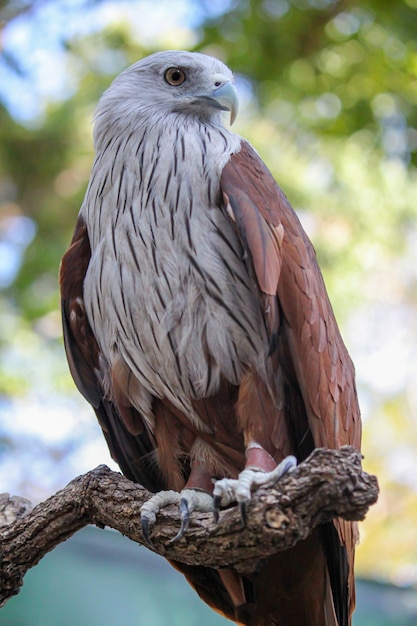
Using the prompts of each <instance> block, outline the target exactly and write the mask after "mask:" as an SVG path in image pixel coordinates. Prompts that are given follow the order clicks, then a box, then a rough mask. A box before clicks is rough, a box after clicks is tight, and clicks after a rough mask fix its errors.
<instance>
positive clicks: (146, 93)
mask: <svg viewBox="0 0 417 626" xmlns="http://www.w3.org/2000/svg"><path fill="white" fill-rule="evenodd" d="M237 109H238V99H237V93H236V89H235V87H234V84H233V74H232V72H231V71H230V70H229V68H228V67H227V66H226V65H224V63H222V62H221V61H219V60H218V59H215V58H213V57H210V56H207V55H205V54H200V53H197V52H181V51H177V50H169V51H166V52H157V53H155V54H152V55H150V56H148V57H146V58H144V59H142V60H141V61H139V62H138V63H135V64H134V65H132V66H130V67H128V68H127V69H126V70H124V71H123V72H122V73H121V74H120V75H119V76H118V77H117V78H116V79H115V80H114V81H113V83H112V84H111V86H110V87H109V89H108V90H107V91H106V92H105V93H104V94H103V96H102V98H101V100H100V103H99V105H98V108H97V113H96V121H97V124H98V125H101V124H102V123H104V124H105V125H106V126H107V125H108V124H111V125H115V124H116V125H117V126H124V127H125V126H127V125H129V126H132V124H133V125H134V126H136V125H137V124H141V123H143V121H144V119H146V120H148V121H149V120H150V118H154V116H158V117H160V116H161V115H162V116H164V117H165V116H170V115H172V114H174V115H177V116H178V115H186V116H196V117H198V118H199V119H200V120H202V121H212V122H216V123H221V119H220V118H221V112H222V111H230V118H231V123H233V121H234V119H235V117H236V114H237Z"/></svg>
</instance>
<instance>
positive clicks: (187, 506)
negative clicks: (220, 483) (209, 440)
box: [140, 461, 213, 548]
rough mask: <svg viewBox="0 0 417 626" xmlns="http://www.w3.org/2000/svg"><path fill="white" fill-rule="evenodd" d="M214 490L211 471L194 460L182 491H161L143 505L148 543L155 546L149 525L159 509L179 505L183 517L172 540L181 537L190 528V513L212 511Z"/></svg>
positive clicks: (153, 521)
mask: <svg viewBox="0 0 417 626" xmlns="http://www.w3.org/2000/svg"><path fill="white" fill-rule="evenodd" d="M212 490H213V484H212V480H211V476H210V473H209V472H208V471H207V470H206V469H205V468H204V466H203V465H202V464H201V463H199V462H198V461H192V462H191V472H190V476H189V478H188V480H187V482H186V484H185V486H184V489H183V490H182V491H181V492H178V491H173V490H168V491H160V492H158V493H156V494H155V495H154V496H152V498H150V499H149V500H148V501H147V502H145V504H144V505H143V506H142V507H141V509H140V517H141V524H142V533H143V536H144V538H145V539H146V541H147V543H148V544H149V545H150V546H151V547H152V548H153V547H154V546H153V543H152V541H151V539H150V536H149V527H150V525H152V524H154V523H155V521H156V516H157V515H158V513H159V511H160V510H161V509H162V508H165V507H167V506H169V505H170V504H176V505H178V507H179V509H180V518H181V528H180V530H179V531H178V533H177V534H176V536H175V537H174V538H173V539H171V542H173V541H178V540H179V539H181V537H183V535H184V533H185V532H186V531H187V529H188V526H189V523H190V514H191V513H192V512H193V511H200V512H211V511H212V510H213V497H212V495H211V493H212Z"/></svg>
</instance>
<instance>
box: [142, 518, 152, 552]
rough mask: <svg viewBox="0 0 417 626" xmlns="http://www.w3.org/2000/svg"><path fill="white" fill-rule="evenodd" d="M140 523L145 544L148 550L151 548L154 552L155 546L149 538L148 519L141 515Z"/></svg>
mask: <svg viewBox="0 0 417 626" xmlns="http://www.w3.org/2000/svg"><path fill="white" fill-rule="evenodd" d="M140 522H141V525H142V535H143V537H144V539H145V541H146V543H147V544H148V545H149V547H150V548H152V550H155V546H154V545H153V543H152V540H151V538H150V536H149V517H146V515H141V518H140Z"/></svg>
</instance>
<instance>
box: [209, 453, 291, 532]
mask: <svg viewBox="0 0 417 626" xmlns="http://www.w3.org/2000/svg"><path fill="white" fill-rule="evenodd" d="M296 466H297V459H296V458H295V457H294V456H287V457H286V458H285V459H284V460H283V461H281V463H279V465H277V466H276V467H275V468H274V469H273V470H272V471H270V472H264V471H261V470H259V469H252V468H250V467H248V468H245V469H244V470H243V471H242V472H241V473H240V474H239V477H238V478H237V479H231V478H222V479H221V480H218V481H216V483H215V485H214V489H213V514H214V519H215V521H216V522H217V521H218V519H219V511H220V507H225V506H228V505H230V504H232V503H233V502H237V503H238V505H239V509H240V516H241V519H242V525H243V526H245V525H246V508H247V504H248V502H249V501H250V499H251V496H252V492H253V491H255V489H258V488H259V487H271V486H272V485H274V484H275V483H276V482H277V481H278V480H279V479H280V478H281V477H282V476H284V474H287V473H288V472H292V471H293V469H294V468H295V467H296Z"/></svg>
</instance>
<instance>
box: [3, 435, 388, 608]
mask: <svg viewBox="0 0 417 626" xmlns="http://www.w3.org/2000/svg"><path fill="white" fill-rule="evenodd" d="M361 458H362V457H361V455H360V453H359V452H357V451H356V450H354V449H353V448H350V447H347V446H346V447H344V448H342V449H341V450H327V449H323V448H321V449H317V450H315V451H314V452H313V453H312V454H311V456H310V457H309V458H308V459H307V460H306V461H305V462H304V463H302V464H301V465H300V466H299V467H298V468H297V469H296V470H295V471H294V472H293V473H291V474H288V475H286V476H284V477H283V478H282V479H281V480H280V481H279V483H278V484H277V485H275V486H274V487H273V488H270V489H268V490H266V489H259V491H257V492H256V493H255V494H254V495H253V500H252V502H251V504H250V507H249V510H248V524H247V526H246V528H244V529H242V527H241V522H240V517H239V513H238V511H237V510H236V507H234V508H231V509H229V510H227V511H223V512H222V513H221V516H220V522H219V523H218V524H217V525H216V524H214V522H213V518H212V516H211V515H210V514H207V513H193V514H192V521H191V524H190V528H189V530H188V532H187V533H186V536H185V537H184V538H183V539H181V540H180V541H178V542H177V543H173V544H172V543H170V539H172V538H173V537H174V536H175V534H176V532H177V530H178V527H179V519H178V518H179V516H178V511H177V509H176V508H175V507H173V506H170V507H167V508H166V509H164V510H163V511H161V513H160V515H159V517H158V520H157V523H156V524H155V527H154V528H153V530H152V540H153V542H154V545H155V547H156V550H157V551H158V552H159V553H160V554H162V555H164V556H166V557H168V558H170V559H174V560H176V561H181V562H183V563H188V564H189V565H199V564H204V565H206V566H212V567H215V568H219V567H224V566H231V565H233V566H234V567H235V568H236V569H238V570H239V571H240V572H242V573H243V572H247V573H248V572H250V571H253V570H254V569H255V568H256V566H257V564H258V563H259V561H260V560H261V559H263V558H265V557H268V556H270V555H271V554H274V553H276V552H279V551H281V550H285V549H287V548H290V547H292V546H293V545H295V543H297V542H298V541H300V539H304V538H306V537H307V536H308V535H309V534H310V533H311V531H312V530H313V528H314V527H315V526H317V525H318V524H320V523H323V522H328V521H330V520H331V519H333V518H334V517H342V518H344V519H347V520H362V519H363V518H364V517H365V514H366V512H367V510H368V508H369V507H370V506H371V504H373V503H374V502H376V500H377V497H378V483H377V480H376V478H375V477H374V476H370V475H369V474H366V473H365V472H363V470H362V466H361ZM149 497H150V493H149V492H148V491H146V489H144V488H143V487H141V486H140V485H137V484H135V483H132V482H131V481H129V480H128V479H127V478H125V477H124V476H122V475H121V474H118V473H117V472H113V471H111V470H110V469H109V468H108V467H106V466H104V465H101V466H99V467H97V468H96V469H94V470H92V471H90V472H88V473H87V474H84V475H82V476H79V477H78V478H76V479H75V480H73V481H72V482H70V483H69V484H68V485H67V486H66V487H65V488H64V489H62V490H61V491H59V492H58V493H56V494H55V495H54V496H52V497H51V498H49V499H48V500H46V501H45V502H42V503H41V504H39V505H38V506H36V507H35V508H34V509H33V510H32V511H31V512H30V513H27V514H26V515H25V516H24V517H21V515H22V511H23V512H25V511H27V503H26V504H25V503H24V502H23V503H22V502H20V503H19V500H18V499H16V498H13V499H10V500H11V504H10V507H11V510H12V513H10V514H9V516H8V519H9V522H10V519H11V516H13V517H14V518H15V521H14V522H13V523H12V524H10V523H9V525H8V526H5V527H3V528H2V529H1V532H0V603H2V602H3V603H4V602H5V601H6V600H7V599H8V598H9V597H11V596H12V595H14V594H16V593H18V591H19V588H20V587H21V585H22V583H23V577H24V575H25V573H26V571H27V570H28V569H30V568H31V567H33V566H34V565H36V563H38V562H39V561H40V559H41V558H42V557H43V556H44V555H45V554H46V553H47V552H49V551H50V550H53V548H55V546H57V545H58V544H59V543H61V542H63V541H64V540H65V539H67V538H68V537H70V536H71V535H72V534H74V533H75V532H76V531H77V530H79V529H80V528H82V527H83V526H86V525H87V524H95V525H96V526H99V527H102V528H103V527H104V526H110V527H111V528H114V529H116V530H118V531H120V532H121V533H123V534H124V535H126V536H127V537H129V538H130V539H132V540H133V541H136V542H137V543H140V544H144V539H143V536H142V533H141V529H140V519H139V509H140V507H141V505H142V504H143V502H145V501H146V500H147V499H148V498H149ZM0 504H3V509H5V507H4V500H3V501H0ZM13 506H14V507H15V508H16V506H17V511H18V512H17V514H16V515H13ZM19 512H20V513H19ZM19 517H20V518H19Z"/></svg>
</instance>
